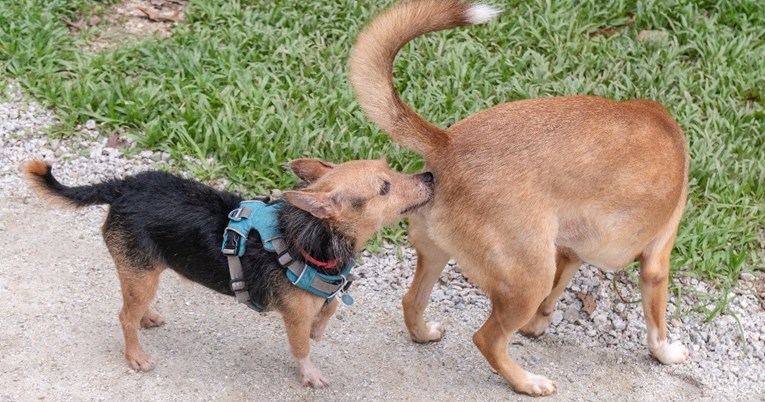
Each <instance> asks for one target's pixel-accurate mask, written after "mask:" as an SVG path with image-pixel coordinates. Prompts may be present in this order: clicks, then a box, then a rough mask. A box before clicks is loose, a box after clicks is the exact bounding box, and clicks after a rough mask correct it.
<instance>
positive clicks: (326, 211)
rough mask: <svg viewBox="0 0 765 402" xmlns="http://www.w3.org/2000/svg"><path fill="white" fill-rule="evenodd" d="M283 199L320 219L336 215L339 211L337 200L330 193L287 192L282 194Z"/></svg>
mask: <svg viewBox="0 0 765 402" xmlns="http://www.w3.org/2000/svg"><path fill="white" fill-rule="evenodd" d="M282 198H284V199H285V200H287V202H289V203H290V204H292V205H294V206H296V207H298V208H300V209H302V210H303V211H306V212H308V213H310V214H311V215H313V216H315V217H317V218H319V219H326V218H329V217H330V216H333V215H335V213H336V212H337V209H338V205H337V202H336V200H335V199H334V198H333V197H331V196H330V195H329V193H313V192H310V191H285V192H283V193H282Z"/></svg>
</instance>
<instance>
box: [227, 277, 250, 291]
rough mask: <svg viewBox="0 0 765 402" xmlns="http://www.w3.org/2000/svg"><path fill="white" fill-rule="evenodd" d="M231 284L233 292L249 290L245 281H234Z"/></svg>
mask: <svg viewBox="0 0 765 402" xmlns="http://www.w3.org/2000/svg"><path fill="white" fill-rule="evenodd" d="M230 284H231V290H233V291H234V292H239V291H242V290H247V283H246V282H245V281H244V280H243V279H232V280H231V282H230Z"/></svg>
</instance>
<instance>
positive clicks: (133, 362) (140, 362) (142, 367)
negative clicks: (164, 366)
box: [125, 352, 154, 371]
mask: <svg viewBox="0 0 765 402" xmlns="http://www.w3.org/2000/svg"><path fill="white" fill-rule="evenodd" d="M125 358H126V359H127V362H128V366H130V368H131V369H133V370H137V371H150V370H152V369H153V368H154V360H152V358H151V357H149V355H147V354H146V353H144V352H132V353H130V354H125Z"/></svg>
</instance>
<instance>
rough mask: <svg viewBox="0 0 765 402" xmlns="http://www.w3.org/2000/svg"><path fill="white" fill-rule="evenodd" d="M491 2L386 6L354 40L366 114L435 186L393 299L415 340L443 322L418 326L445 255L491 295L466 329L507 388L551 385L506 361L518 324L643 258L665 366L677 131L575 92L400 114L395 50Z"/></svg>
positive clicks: (653, 341) (682, 197)
mask: <svg viewBox="0 0 765 402" xmlns="http://www.w3.org/2000/svg"><path fill="white" fill-rule="evenodd" d="M496 13H497V11H496V10H495V9H493V8H491V7H490V6H485V5H480V4H467V3H462V2H458V1H450V0H446V1H439V0H423V1H413V2H408V3H403V4H400V5H397V6H395V7H393V8H391V9H389V10H387V11H385V12H383V13H381V14H380V15H379V16H377V17H376V18H375V19H374V20H373V21H372V22H370V23H369V25H368V26H367V27H366V29H365V30H364V31H363V32H362V33H361V34H360V35H359V37H358V40H357V43H356V46H355V48H354V49H353V52H352V54H351V59H350V69H351V81H352V83H353V87H354V89H355V91H356V95H357V97H358V101H359V103H360V104H361V107H362V109H363V110H364V112H366V114H367V115H368V116H369V117H370V118H371V119H372V120H373V121H374V122H375V123H377V124H378V125H379V126H380V127H382V128H383V129H384V130H385V131H386V132H387V133H388V135H390V136H391V137H392V138H393V140H395V141H396V142H398V143H399V144H401V145H403V146H405V147H407V148H410V149H412V150H414V151H417V152H419V153H420V154H422V155H423V157H424V158H425V161H426V166H427V168H428V169H429V170H431V171H432V172H433V174H434V176H435V179H436V181H437V182H438V189H437V190H436V195H435V197H434V199H433V201H432V202H431V203H430V204H429V205H428V206H426V207H425V208H423V209H422V210H421V211H420V213H419V214H416V216H413V217H412V218H411V219H410V230H409V238H410V240H411V241H412V243H413V244H414V246H415V248H416V249H417V271H416V273H415V276H414V280H413V282H412V287H411V289H410V290H409V292H408V293H407V294H406V296H405V297H404V300H403V307H404V318H405V321H406V325H407V327H408V329H409V332H410V334H411V336H412V338H413V339H414V340H415V341H417V342H430V341H437V340H439V339H440V338H441V337H442V335H443V333H444V329H443V327H442V326H441V324H439V323H435V322H426V321H425V320H424V319H423V311H424V309H425V307H426V306H427V303H428V300H429V295H430V292H431V288H432V287H433V284H434V282H435V281H436V279H437V278H438V276H439V274H440V272H441V271H442V270H443V268H444V265H445V264H446V262H447V261H448V260H449V258H451V257H453V258H454V259H455V260H457V261H458V262H459V263H460V266H461V267H462V269H463V272H464V273H465V276H467V277H468V278H470V279H471V280H472V281H473V282H474V283H475V284H477V285H478V286H480V287H481V288H482V289H484V290H485V291H486V293H487V294H488V295H489V297H490V299H491V302H492V306H493V309H492V312H491V315H490V316H489V319H488V320H487V321H486V323H485V324H484V325H483V326H482V327H481V329H480V330H479V331H478V332H476V334H475V335H474V337H473V341H474V342H475V344H476V346H477V347H478V349H480V351H481V353H483V355H484V357H486V359H487V360H488V361H489V363H490V364H491V365H492V367H494V368H495V369H496V370H497V372H499V374H501V375H502V376H503V377H504V378H505V379H507V381H509V382H510V384H511V385H512V387H513V388H514V389H515V391H517V392H522V393H526V394H529V395H548V394H551V393H553V392H554V391H555V385H554V384H553V383H552V382H551V381H550V380H548V379H547V378H545V377H543V376H539V375H534V374H531V373H529V372H527V371H525V370H523V369H522V368H521V367H519V366H518V365H517V364H516V363H514V362H513V360H512V359H511V358H510V357H509V356H508V353H507V345H508V342H509V340H510V336H511V334H512V333H513V332H515V331H516V330H521V332H522V333H525V334H529V335H540V334H542V333H543V332H544V330H545V328H547V326H548V324H549V323H550V319H551V313H552V311H553V309H554V307H555V303H556V301H557V299H558V297H559V296H560V294H561V293H562V291H563V289H564V288H565V287H566V286H567V284H568V282H569V280H570V279H571V277H572V276H573V275H574V273H575V272H576V270H577V269H578V268H579V266H580V264H581V263H582V262H586V263H589V264H592V265H595V266H598V267H600V268H602V269H607V270H616V269H621V268H623V267H625V266H626V265H627V264H629V263H630V262H632V261H634V260H638V261H640V264H641V269H640V289H641V292H642V300H643V309H644V311H645V317H646V324H647V328H648V349H649V350H650V352H651V354H652V355H653V356H654V357H656V358H657V359H658V360H659V361H661V362H662V363H664V364H671V363H680V362H682V361H684V360H685V359H686V357H687V356H688V351H687V349H686V348H685V347H684V346H683V345H682V344H680V343H668V341H667V328H666V323H665V307H666V301H667V280H668V274H669V261H670V258H669V257H670V252H671V250H672V246H673V243H674V240H675V236H676V233H677V226H678V222H679V221H680V218H681V216H682V214H683V210H684V208H685V202H686V195H687V189H686V188H687V176H688V156H687V151H686V147H685V140H684V138H683V132H682V130H681V129H680V127H679V126H678V125H677V123H676V122H675V121H674V120H673V119H672V117H671V116H670V115H669V113H668V112H667V111H666V110H665V109H664V108H663V107H662V106H661V105H660V104H658V103H656V102H652V101H648V100H629V101H624V102H615V101H612V100H608V99H603V98H598V97H589V96H578V97H558V98H546V99H532V100H523V101H518V102H512V103H506V104H503V105H499V106H495V107H493V108H491V109H488V110H485V111H482V112H480V113H478V114H476V115H474V116H471V117H469V118H467V119H465V120H462V121H460V122H458V123H456V124H455V125H453V126H452V127H450V128H449V129H447V130H444V129H441V128H439V127H436V126H434V125H433V124H431V123H429V122H428V121H426V120H424V119H423V118H422V117H420V116H418V115H417V114H416V113H415V112H414V111H412V109H410V108H409V107H408V106H407V105H406V104H405V103H404V102H403V101H402V100H401V99H400V98H399V96H398V94H397V93H396V91H395V87H394V85H393V82H392V77H391V74H392V63H393V59H394V58H395V56H396V53H397V52H398V50H399V49H401V47H402V46H404V45H405V44H406V43H407V42H408V41H410V40H412V39H413V38H415V37H417V36H419V35H422V34H425V33H427V32H431V31H437V30H442V29H449V28H453V27H457V26H460V25H468V24H475V23H481V22H485V21H488V20H489V19H491V18H492V17H493V16H494V15H495V14H496Z"/></svg>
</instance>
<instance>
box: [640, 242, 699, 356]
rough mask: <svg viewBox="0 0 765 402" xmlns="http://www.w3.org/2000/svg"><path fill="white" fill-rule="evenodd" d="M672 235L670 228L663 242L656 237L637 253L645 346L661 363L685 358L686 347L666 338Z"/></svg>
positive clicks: (686, 354) (686, 353)
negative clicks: (667, 237) (638, 257)
mask: <svg viewBox="0 0 765 402" xmlns="http://www.w3.org/2000/svg"><path fill="white" fill-rule="evenodd" d="M675 235H676V234H675V233H674V232H673V233H672V235H671V236H669V239H667V240H665V241H664V242H663V244H661V243H662V242H661V239H658V240H657V241H655V242H654V244H652V245H650V246H649V247H648V248H647V249H646V251H644V252H643V254H642V255H641V257H640V293H641V295H642V298H643V313H644V315H645V323H646V329H647V330H648V336H647V338H648V339H647V341H648V342H647V343H648V350H649V351H650V352H651V355H653V357H655V358H656V359H657V360H658V361H660V362H662V363H664V364H675V363H682V362H684V361H685V359H686V358H688V349H686V348H685V346H684V345H683V344H682V343H680V342H679V341H678V342H674V343H669V342H668V340H667V322H666V309H667V293H668V285H669V260H670V254H671V252H672V246H673V245H674V242H675Z"/></svg>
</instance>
